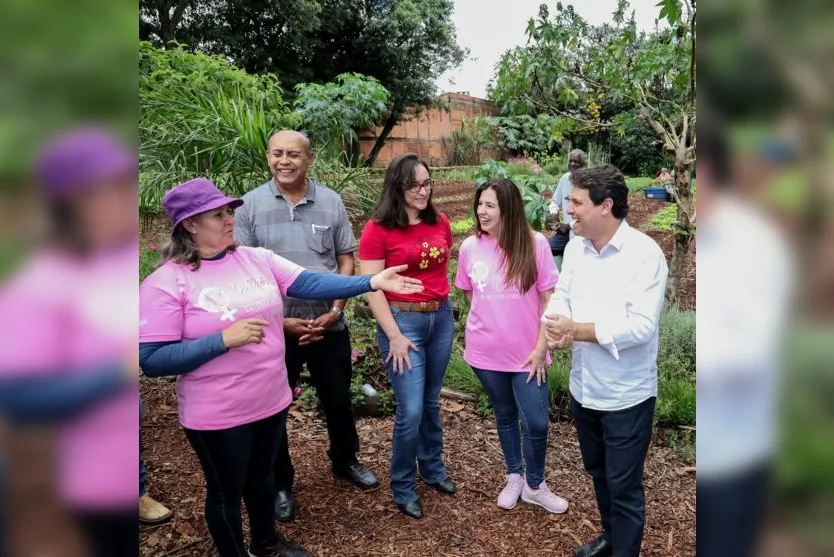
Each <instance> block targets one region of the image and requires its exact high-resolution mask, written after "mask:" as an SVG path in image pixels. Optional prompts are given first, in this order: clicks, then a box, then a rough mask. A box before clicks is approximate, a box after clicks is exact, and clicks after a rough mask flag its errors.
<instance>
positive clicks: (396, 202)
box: [372, 153, 440, 230]
mask: <svg viewBox="0 0 834 557" xmlns="http://www.w3.org/2000/svg"><path fill="white" fill-rule="evenodd" d="M418 165H423V167H425V169H426V172H428V173H429V178H431V170H430V169H429V165H428V164H426V161H424V160H422V159H421V158H420V157H418V156H417V155H415V154H414V153H406V154H404V155H400V156H399V157H397V158H395V159H394V160H392V161H391V162H390V163H389V164H388V168H387V169H386V170H385V179H384V181H383V185H382V195H381V196H380V198H379V203H377V206H376V209H374V214H373V217H372V219H373V221H374V222H375V223H377V224H381V225H382V226H384V227H385V228H401V229H403V230H405V229H407V228H408V213H406V212H405V187H406V186H408V185H409V184H411V183H413V182H414V169H415V168H416V167H417V166H418ZM432 193H433V192H431V191H430V192H429V203H428V205H426V208H425V209H423V210H422V211H420V219H421V220H422V221H423V222H424V223H426V224H429V225H435V224H437V223H438V221H439V220H440V216H439V215H438V213H437V210H436V209H435V208H434V205H432V202H431V196H432Z"/></svg>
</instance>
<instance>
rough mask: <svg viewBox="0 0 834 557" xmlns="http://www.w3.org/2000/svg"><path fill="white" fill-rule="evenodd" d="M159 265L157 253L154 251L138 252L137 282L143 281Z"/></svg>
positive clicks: (144, 250)
mask: <svg viewBox="0 0 834 557" xmlns="http://www.w3.org/2000/svg"><path fill="white" fill-rule="evenodd" d="M157 265H159V253H157V252H156V250H150V249H143V250H140V251H139V282H140V283H141V282H142V281H143V280H145V277H147V276H148V275H149V274H151V273H152V272H154V270H156V267H157Z"/></svg>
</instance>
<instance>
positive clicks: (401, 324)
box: [359, 153, 456, 518]
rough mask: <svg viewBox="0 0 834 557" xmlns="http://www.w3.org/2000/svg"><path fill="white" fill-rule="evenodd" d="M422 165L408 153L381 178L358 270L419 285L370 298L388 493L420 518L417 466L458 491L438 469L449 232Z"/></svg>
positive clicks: (440, 486)
mask: <svg viewBox="0 0 834 557" xmlns="http://www.w3.org/2000/svg"><path fill="white" fill-rule="evenodd" d="M431 194H432V181H431V175H430V173H429V167H428V164H426V163H425V161H422V160H420V159H419V158H418V157H417V155H415V154H412V153H407V154H404V155H400V156H399V157H397V158H395V159H394V160H393V161H391V163H390V164H389V165H388V169H387V170H386V171H385V178H384V182H383V188H382V196H381V198H380V200H379V203H378V204H377V207H376V210H375V211H374V215H373V218H372V219H371V220H369V221H368V222H367V223H366V224H365V227H364V229H363V231H362V237H361V239H360V240H359V259H360V262H361V268H362V271H363V272H365V273H375V272H378V270H379V269H383V268H384V267H385V266H386V265H408V270H407V271H406V272H404V273H403V274H404V275H405V276H409V277H414V278H419V279H420V280H422V281H423V285H424V286H425V290H423V292H421V293H419V294H412V295H403V294H396V293H391V294H387V295H383V294H381V293H378V294H377V293H375V294H370V295H368V297H367V299H368V304H369V305H370V308H371V311H373V314H374V317H376V320H377V335H378V338H379V347H380V351H381V352H382V357H383V358H384V360H385V364H386V366H387V368H388V377H389V379H390V381H391V386H392V388H393V390H394V396H395V398H396V402H397V406H396V418H395V421H394V436H393V442H392V445H393V446H392V450H391V489H392V491H393V492H394V502H395V503H396V504H397V506H398V507H399V509H400V510H401V511H402V512H403V513H405V514H406V515H408V516H410V517H412V518H421V517H422V516H423V507H422V505H421V504H420V500H419V498H418V497H417V493H416V490H415V479H414V474H415V460H416V462H417V465H418V466H417V467H418V468H419V473H420V477H421V478H422V479H423V481H425V482H426V483H428V484H429V485H430V486H431V487H433V488H435V489H437V490H438V491H439V492H441V493H444V494H447V495H452V494H454V493H455V491H456V488H455V484H454V482H452V480H451V479H450V478H449V476H448V474H447V473H446V466H445V464H444V463H443V426H442V424H441V421H440V389H441V388H442V387H443V377H444V375H445V374H446V366H447V364H448V363H449V358H450V356H451V354H452V340H453V338H454V333H455V324H454V318H453V316H452V306H451V303H450V301H449V291H450V287H449V280H448V278H447V270H448V267H449V257H450V256H451V255H452V254H451V250H452V244H453V239H452V228H451V225H450V224H449V219H448V218H446V215H444V214H442V213H438V211H437V210H436V209H435V208H434V205H432V202H431Z"/></svg>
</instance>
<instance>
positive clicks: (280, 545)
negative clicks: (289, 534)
mask: <svg viewBox="0 0 834 557" xmlns="http://www.w3.org/2000/svg"><path fill="white" fill-rule="evenodd" d="M249 554H250V555H252V557H310V553H309V552H308V551H307V550H306V549H304V548H303V547H301V546H300V545H298V544H297V543H295V542H294V541H290V540H288V539H287V538H285V537H284V536H282V535H281V534H278V540H277V541H276V542H275V545H273V546H270V547H264V548H261V549H258V548H256V547H253V546H250V548H249Z"/></svg>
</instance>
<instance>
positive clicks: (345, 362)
mask: <svg viewBox="0 0 834 557" xmlns="http://www.w3.org/2000/svg"><path fill="white" fill-rule="evenodd" d="M284 338H285V340H286V345H287V356H286V359H287V376H288V379H289V382H290V387H291V388H293V389H294V388H295V386H296V385H297V384H298V378H299V376H300V375H301V369H302V368H303V366H304V364H305V363H306V364H307V369H308V370H309V371H310V379H311V380H312V383H313V387H314V388H315V389H316V394H317V395H318V397H319V400H320V401H321V406H322V410H323V411H324V417H325V420H326V421H327V433H328V436H329V437H330V450H329V451H328V456H330V461H331V462H332V463H333V467H334V468H336V469H345V468H347V467H348V466H350V465H351V464H354V463H355V462H356V453H357V451H358V450H359V436H358V435H357V434H356V422H355V421H354V418H353V405H352V403H351V400H350V379H351V376H352V375H353V364H352V362H351V358H350V332H349V331H348V329H347V327H346V328H345V329H343V330H341V331H328V332H327V333H325V335H324V338H323V339H322V340H320V341H318V342H314V343H312V344H309V345H307V346H299V345H298V339H296V338H292V337H289V336H285V337H284ZM294 478H295V470H294V469H293V466H292V459H291V458H290V449H289V443H288V441H287V433H286V430H285V431H284V438H283V441H282V442H281V445H280V448H279V449H278V458H277V460H276V461H275V483H276V484H277V486H278V490H279V491H288V492H290V493H292V486H293V480H294Z"/></svg>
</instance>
